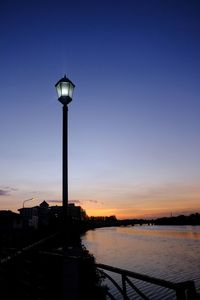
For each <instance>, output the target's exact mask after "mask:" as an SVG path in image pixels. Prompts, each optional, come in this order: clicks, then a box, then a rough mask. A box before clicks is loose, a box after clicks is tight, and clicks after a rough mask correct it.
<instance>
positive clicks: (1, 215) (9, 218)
mask: <svg viewBox="0 0 200 300" xmlns="http://www.w3.org/2000/svg"><path fill="white" fill-rule="evenodd" d="M22 225H23V224H22V218H21V217H20V215H19V214H17V213H14V212H12V211H10V210H1V211H0V231H2V232H4V231H12V230H17V229H21V228H22Z"/></svg>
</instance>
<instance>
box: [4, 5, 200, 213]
mask: <svg viewBox="0 0 200 300" xmlns="http://www.w3.org/2000/svg"><path fill="white" fill-rule="evenodd" d="M0 24H1V26H0V36H1V40H0V43H1V47H0V82H1V89H0V101H1V106H0V138H1V141H0V209H12V210H14V211H16V210H17V209H18V208H20V207H22V202H23V201H24V200H26V199H29V198H32V197H38V199H37V200H33V201H32V202H29V203H28V202H27V204H26V205H27V206H28V205H29V206H33V205H37V204H38V203H40V202H42V201H43V200H46V201H48V202H49V204H52V205H55V204H56V203H57V204H60V202H59V201H60V200H61V163H62V162H61V134H62V132H61V130H62V126H61V125H62V107H61V104H60V103H59V102H58V101H57V95H56V92H55V88H54V84H55V83H56V82H57V81H58V80H59V79H60V78H61V77H63V75H64V74H65V73H66V74H67V76H68V77H69V78H70V79H71V80H72V81H73V82H74V84H75V85H76V88H75V92H74V98H73V101H72V103H70V105H69V106H70V107H69V198H70V200H71V201H74V202H75V203H77V204H79V205H81V206H82V207H83V208H85V209H86V211H87V213H88V214H89V215H111V214H115V215H116V216H117V217H118V218H127V217H157V216H161V215H166V216H168V215H170V214H171V212H172V213H173V214H180V213H185V214H186V213H192V212H197V211H199V210H200V184H199V183H200V139H199V136H200V118H199V111H200V99H199V96H200V84H199V81H200V1H198V0H188V1H185V0H180V1H176V0H166V1H165V0H130V1H129V0H124V1H109V0H107V1H105V0H102V1H95V0H93V1H92V0H91V1H88V0H84V1H81V0H74V1H68V0H65V1H64V0H57V1H53V0H48V1H47V0H46V1H45V0H40V1H39V0H34V1H33V0H29V1H26V0H24V1H22V0H18V1H15V0H4V1H2V2H1V7H0Z"/></svg>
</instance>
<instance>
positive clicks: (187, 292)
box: [176, 281, 196, 300]
mask: <svg viewBox="0 0 200 300" xmlns="http://www.w3.org/2000/svg"><path fill="white" fill-rule="evenodd" d="M195 298H196V288H195V284H194V282H193V281H187V282H182V283H178V284H177V288H176V299H177V300H193V299H195Z"/></svg>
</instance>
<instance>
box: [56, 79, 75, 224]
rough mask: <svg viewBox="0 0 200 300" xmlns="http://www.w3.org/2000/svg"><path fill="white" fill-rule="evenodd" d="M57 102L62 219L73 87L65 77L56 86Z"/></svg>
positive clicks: (66, 206)
mask: <svg viewBox="0 0 200 300" xmlns="http://www.w3.org/2000/svg"><path fill="white" fill-rule="evenodd" d="M55 87H56V90H57V94H58V101H60V102H61V103H62V104H63V145H62V147H63V150H62V155H63V157H62V158H63V166H62V204H63V211H64V218H65V219H67V214H68V106H67V105H68V104H69V103H70V102H71V101H72V96H73V91H74V88H75V85H74V84H73V83H72V82H71V80H69V79H68V78H67V77H66V75H65V76H64V77H63V78H62V79H60V80H59V81H58V82H57V83H56V85H55Z"/></svg>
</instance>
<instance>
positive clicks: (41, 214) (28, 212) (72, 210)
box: [18, 201, 86, 229]
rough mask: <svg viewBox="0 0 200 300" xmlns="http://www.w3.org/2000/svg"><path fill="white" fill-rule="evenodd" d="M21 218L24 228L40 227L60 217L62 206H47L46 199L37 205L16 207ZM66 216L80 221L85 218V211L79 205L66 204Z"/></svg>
mask: <svg viewBox="0 0 200 300" xmlns="http://www.w3.org/2000/svg"><path fill="white" fill-rule="evenodd" d="M18 211H19V212H20V216H21V217H22V219H23V226H24V227H26V228H34V229H37V228H39V227H40V228H41V227H45V226H48V225H49V223H50V222H51V221H52V220H54V221H55V220H56V219H58V218H59V217H62V214H63V206H57V205H56V206H49V204H48V203H47V202H46V201H43V202H42V203H40V205H39V206H34V207H24V208H20V209H18ZM68 216H69V218H70V219H71V220H72V221H81V220H84V219H85V218H86V213H85V211H84V210H83V209H82V208H81V206H75V204H74V203H70V204H68Z"/></svg>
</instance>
